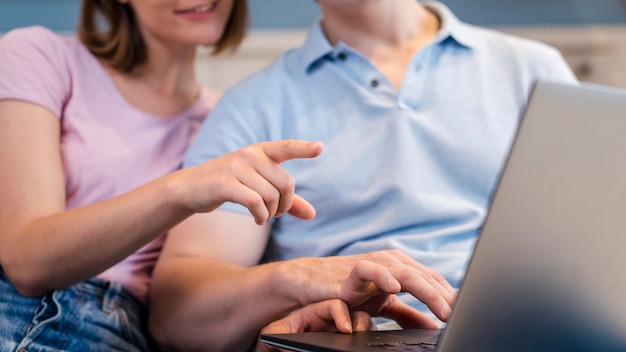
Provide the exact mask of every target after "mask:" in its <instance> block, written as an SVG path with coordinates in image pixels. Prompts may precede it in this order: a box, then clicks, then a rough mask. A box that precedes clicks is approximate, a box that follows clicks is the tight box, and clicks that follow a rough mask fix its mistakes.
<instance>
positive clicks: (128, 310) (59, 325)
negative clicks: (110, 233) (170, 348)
mask: <svg viewBox="0 0 626 352" xmlns="http://www.w3.org/2000/svg"><path fill="white" fill-rule="evenodd" d="M146 321H147V313H146V311H145V308H144V307H143V305H142V304H141V303H139V302H138V301H137V300H135V299H134V298H133V297H132V296H131V295H130V294H128V293H126V292H125V291H124V290H123V289H122V288H121V286H120V285H119V284H117V283H113V282H108V281H104V280H100V279H92V280H89V281H86V282H83V283H79V284H77V285H75V286H72V287H70V288H67V289H63V290H55V291H51V292H48V293H46V294H45V295H43V296H42V297H36V298H28V297H24V296H21V295H20V294H19V293H18V292H17V291H16V290H15V288H14V287H13V285H12V284H11V283H10V282H9V280H8V278H7V277H6V275H5V273H4V272H3V271H2V268H1V267H0V351H2V352H13V351H15V352H52V351H84V352H87V351H102V352H108V351H124V352H147V351H151V350H152V343H151V341H150V339H149V337H148V333H147V328H146Z"/></svg>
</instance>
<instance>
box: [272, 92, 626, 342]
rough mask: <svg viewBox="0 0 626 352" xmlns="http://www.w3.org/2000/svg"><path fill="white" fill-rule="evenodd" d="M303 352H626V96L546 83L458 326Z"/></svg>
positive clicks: (326, 336)
mask: <svg viewBox="0 0 626 352" xmlns="http://www.w3.org/2000/svg"><path fill="white" fill-rule="evenodd" d="M261 340H262V341H264V342H266V343H268V344H271V345H274V346H278V347H281V348H283V349H288V350H293V351H386V350H398V351H413V350H416V351H419V350H429V349H430V350H436V351H443V352H450V351H481V352H483V351H626V91H622V90H618V89H612V88H608V87H600V86H591V85H582V86H575V85H569V86H568V85H560V84H554V83H549V82H539V83H537V84H536V86H535V87H534V89H533V92H532V94H531V98H530V101H529V104H528V107H527V110H526V112H525V114H524V118H523V120H522V123H521V125H520V128H519V129H518V133H517V136H516V138H515V142H514V144H513V147H512V149H511V152H510V154H509V158H508V160H507V163H506V166H505V168H504V170H503V172H502V175H501V177H500V182H499V184H498V187H497V189H496V192H495V194H494V197H493V199H492V202H491V207H490V209H489V213H488V215H487V218H486V220H485V224H484V226H483V228H482V231H481V234H480V237H479V240H478V242H477V245H476V249H475V251H474V254H473V256H472V259H471V261H470V264H469V267H468V271H467V274H466V276H465V279H464V281H463V284H462V286H461V289H460V291H459V297H458V299H457V302H456V304H455V306H454V308H453V311H452V314H451V317H450V319H449V321H448V324H447V326H446V328H445V329H444V330H442V331H428V330H401V331H378V332H363V333H355V334H352V335H347V334H339V333H313V332H310V333H301V334H283V335H263V336H261Z"/></svg>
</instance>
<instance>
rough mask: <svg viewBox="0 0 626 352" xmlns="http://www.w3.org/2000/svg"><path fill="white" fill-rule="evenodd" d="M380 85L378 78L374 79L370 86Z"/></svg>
mask: <svg viewBox="0 0 626 352" xmlns="http://www.w3.org/2000/svg"><path fill="white" fill-rule="evenodd" d="M379 85H380V82H378V80H377V79H373V80H372V81H371V82H370V86H372V88H376V87H378V86H379Z"/></svg>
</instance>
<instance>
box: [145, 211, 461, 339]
mask: <svg viewBox="0 0 626 352" xmlns="http://www.w3.org/2000/svg"><path fill="white" fill-rule="evenodd" d="M268 226H269V225H264V226H258V225H256V223H255V222H254V220H253V219H252V218H251V217H249V216H247V215H243V214H236V213H232V212H227V211H219V210H218V211H215V212H213V213H210V214H202V215H194V216H192V217H191V218H189V219H188V220H186V221H185V222H184V223H181V224H180V225H179V226H178V227H176V228H175V229H174V230H172V232H171V233H170V235H169V236H168V239H167V241H166V245H165V247H164V250H163V253H162V255H161V257H160V259H159V262H158V264H157V266H156V268H155V272H154V276H153V283H152V287H151V296H150V304H151V313H150V330H151V332H152V334H153V337H154V338H155V339H156V340H157V342H159V343H160V344H162V345H163V346H165V347H167V348H171V349H173V350H187V351H193V350H211V351H245V350H248V349H250V348H251V347H252V346H253V345H254V344H255V343H256V341H257V335H258V332H259V331H260V330H261V328H263V327H264V326H266V325H268V324H270V323H271V322H273V321H275V320H278V319H280V318H282V317H284V316H285V315H286V314H288V313H290V312H292V311H293V310H295V309H297V308H299V307H302V306H306V305H307V304H310V303H314V302H319V301H323V300H328V299H341V300H342V301H344V302H346V304H347V305H348V306H349V307H357V308H359V307H363V308H364V309H363V310H365V311H368V312H371V313H372V315H373V316H385V317H388V318H391V319H396V320H397V321H398V322H399V323H401V325H403V326H412V327H415V326H421V327H429V328H433V327H436V326H437V324H436V323H434V322H432V321H426V320H424V319H423V317H422V316H421V315H420V314H419V313H418V312H417V311H416V310H414V309H413V308H410V307H408V306H405V305H402V304H401V302H400V301H399V299H397V297H396V296H395V295H394V294H395V293H398V292H400V291H407V292H410V293H411V294H413V295H414V296H416V297H417V298H418V299H420V300H422V301H423V302H425V303H426V304H427V305H428V306H429V307H430V308H431V309H432V310H433V312H434V313H435V314H436V315H437V316H438V317H439V318H440V319H442V320H446V319H447V317H448V314H449V312H450V307H451V305H452V304H453V302H454V300H455V298H456V293H455V291H454V289H452V287H450V285H449V284H448V283H447V282H446V281H445V280H444V279H443V277H442V276H441V275H439V274H437V273H435V272H433V271H432V270H430V269H428V268H426V267H424V266H423V265H421V264H419V263H417V262H415V261H413V260H412V259H410V258H409V257H408V256H406V255H405V254H404V253H402V252H400V251H396V250H392V251H380V252H373V253H367V254H363V255H356V256H341V257H327V258H299V259H294V260H289V261H282V262H275V263H269V264H263V265H255V264H256V263H257V262H258V261H259V259H260V258H261V256H262V254H263V251H264V248H265V245H266V242H267V238H268V231H269V228H268ZM359 310H361V308H359Z"/></svg>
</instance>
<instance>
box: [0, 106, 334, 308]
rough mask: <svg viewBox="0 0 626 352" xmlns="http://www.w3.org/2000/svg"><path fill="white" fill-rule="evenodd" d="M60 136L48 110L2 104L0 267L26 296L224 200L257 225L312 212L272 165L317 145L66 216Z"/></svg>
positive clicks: (212, 165) (73, 277)
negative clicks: (242, 208) (248, 213)
mask: <svg viewBox="0 0 626 352" xmlns="http://www.w3.org/2000/svg"><path fill="white" fill-rule="evenodd" d="M60 135H61V131H60V125H59V119H57V118H56V117H55V116H54V115H53V114H52V113H51V112H50V111H48V110H46V109H44V108H41V107H39V106H37V105H34V104H29V103H25V102H18V101H9V100H5V101H0V145H1V148H0V194H2V200H1V201H0V264H1V265H2V267H3V269H4V271H5V272H6V274H7V275H8V277H9V278H10V279H11V281H12V283H13V284H14V285H15V287H16V288H17V289H18V291H19V292H20V293H22V294H24V295H27V296H36V295H40V294H42V293H44V292H46V291H48V290H51V289H55V288H61V287H66V286H69V285H72V284H74V283H77V282H80V281H83V280H85V279H88V278H91V277H93V276H95V275H97V274H99V273H100V272H102V271H104V270H105V269H107V268H109V267H110V266H112V265H114V264H115V263H117V262H119V261H120V260H122V259H123V258H125V257H126V256H128V255H130V254H132V253H133V252H135V251H136V250H137V249H139V248H141V247H142V246H143V245H145V244H146V243H148V242H149V241H151V240H152V239H154V238H155V237H157V236H159V235H160V234H162V233H164V232H165V231H167V230H168V229H169V228H171V227H172V226H174V225H176V224H178V223H179V222H181V221H182V220H184V219H185V218H187V217H188V216H190V215H191V214H193V213H195V212H208V211H212V210H214V209H215V208H217V207H218V206H219V205H221V204H222V203H223V202H224V201H227V200H230V201H235V202H238V203H241V204H244V205H245V206H247V207H248V208H249V209H251V212H252V213H253V215H254V216H255V219H256V221H257V222H259V223H263V222H265V220H266V219H268V218H269V217H271V216H275V215H278V214H281V213H284V212H286V211H288V210H289V211H291V212H293V213H300V214H299V215H301V216H304V217H310V216H313V212H314V210H312V208H311V207H310V205H308V203H306V202H304V201H303V200H302V199H300V198H298V197H296V196H295V195H294V193H293V187H294V186H293V180H292V179H291V178H290V176H289V175H288V174H287V173H286V172H285V171H284V170H283V169H282V168H280V165H279V164H280V162H282V161H284V160H287V159H289V158H293V157H314V156H316V155H318V154H319V153H320V152H321V149H322V146H321V144H319V143H308V142H301V141H284V142H274V143H260V144H258V145H254V146H250V147H247V148H243V149H242V150H240V151H237V152H234V153H231V154H229V155H226V156H224V157H221V158H216V159H214V160H212V161H209V162H207V163H205V164H202V165H198V166H196V167H193V168H189V169H185V170H180V171H178V172H175V173H172V174H170V175H166V176H164V177H161V178H159V179H157V180H155V181H153V182H151V183H148V184H146V185H144V186H141V187H139V188H137V189H135V190H133V191H131V192H128V193H126V194H123V195H121V196H118V197H115V198H111V199H109V200H106V201H103V202H100V203H96V204H93V205H89V206H85V207H82V208H77V209H73V210H69V211H66V210H65V197H66V190H65V180H64V175H63V167H62V162H63V161H62V158H61V154H60Z"/></svg>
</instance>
